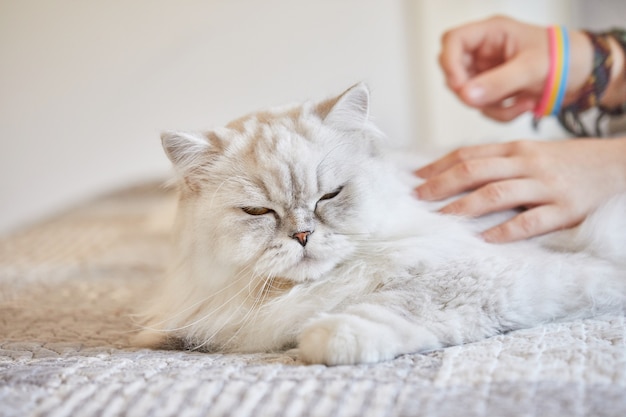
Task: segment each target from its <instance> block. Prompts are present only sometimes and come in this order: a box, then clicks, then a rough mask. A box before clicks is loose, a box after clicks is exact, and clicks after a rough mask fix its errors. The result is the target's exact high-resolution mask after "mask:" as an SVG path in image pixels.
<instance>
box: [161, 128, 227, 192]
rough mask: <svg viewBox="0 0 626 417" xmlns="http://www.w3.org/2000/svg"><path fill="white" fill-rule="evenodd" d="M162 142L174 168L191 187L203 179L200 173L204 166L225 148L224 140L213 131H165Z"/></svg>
mask: <svg viewBox="0 0 626 417" xmlns="http://www.w3.org/2000/svg"><path fill="white" fill-rule="evenodd" d="M161 143H162V144H163V150H164V151H165V154H166V155H167V157H168V158H169V160H170V161H172V164H173V165H174V169H175V170H176V172H177V173H178V174H179V175H180V176H181V178H182V179H183V180H184V182H185V184H187V185H188V186H189V187H191V188H194V187H196V186H197V185H198V182H199V181H200V180H201V178H200V176H199V175H198V174H199V173H200V172H201V171H202V167H203V166H205V165H207V164H209V163H210V162H211V161H212V160H213V159H214V158H215V156H216V155H217V154H219V153H220V152H222V151H223V149H224V145H223V142H222V140H221V139H220V138H219V137H218V136H217V135H216V134H215V133H213V132H207V133H195V132H178V131H168V132H163V133H162V134H161Z"/></svg>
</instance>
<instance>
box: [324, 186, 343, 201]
mask: <svg viewBox="0 0 626 417" xmlns="http://www.w3.org/2000/svg"><path fill="white" fill-rule="evenodd" d="M341 190H343V187H339V188H338V189H337V190H336V191H333V192H332V193H328V194H324V195H323V196H322V198H320V199H319V201H324V200H330V199H331V198H335V197H337V196H338V195H339V193H340V192H341Z"/></svg>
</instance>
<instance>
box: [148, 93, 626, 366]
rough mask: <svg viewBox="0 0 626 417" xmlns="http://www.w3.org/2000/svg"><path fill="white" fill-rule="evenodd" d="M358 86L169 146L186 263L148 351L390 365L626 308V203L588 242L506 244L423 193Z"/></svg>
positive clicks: (581, 237)
mask: <svg viewBox="0 0 626 417" xmlns="http://www.w3.org/2000/svg"><path fill="white" fill-rule="evenodd" d="M368 100H369V95H368V92H367V89H366V88H365V87H364V86H362V85H358V86H355V87H353V88H352V89H350V90H348V91H347V92H346V93H344V94H343V95H341V96H339V97H337V98H335V99H331V100H327V101H324V102H322V103H317V104H315V103H306V104H304V105H302V106H295V107H291V108H288V109H282V110H277V111H274V112H264V113H258V114H255V115H252V116H250V117H247V118H243V119H240V120H238V121H235V122H233V123H232V124H231V125H229V126H227V127H226V128H223V129H219V130H216V131H212V132H210V133H206V134H202V135H200V134H185V133H170V134H166V135H164V137H163V141H164V147H165V149H166V152H167V153H168V156H169V157H170V159H171V160H172V161H173V163H174V165H175V167H176V168H177V170H178V173H179V177H180V183H181V200H180V206H179V216H178V222H177V225H176V229H177V233H178V237H177V247H176V259H175V263H174V264H173V266H172V268H171V270H170V271H169V276H168V277H167V279H166V280H165V281H164V282H163V284H162V286H161V288H160V289H159V291H158V294H157V297H156V298H155V300H154V301H153V303H152V305H151V307H150V308H149V309H148V310H147V311H146V312H145V315H146V317H147V321H146V330H145V331H144V333H143V334H142V336H141V340H142V343H143V344H150V345H158V344H160V343H163V342H164V341H167V340H168V339H177V340H182V341H183V342H184V345H185V346H187V347H189V348H199V349H206V350H219V351H227V352H254V351H270V350H279V349H283V348H288V347H295V346H296V345H297V346H298V348H299V351H300V355H301V356H302V358H303V359H304V360H305V361H308V362H320V363H327V364H345V363H359V362H375V361H380V360H385V359H391V358H393V357H395V356H397V355H399V354H402V353H410V352H419V351H424V350H430V349H434V348H439V347H443V346H449V345H455V344H461V343H467V342H472V341H477V340H481V339H483V338H486V337H489V336H493V335H495V334H498V333H502V332H504V331H508V330H514V329H520V328H525V327H531V326H536V325H538V324H541V323H544V322H547V321H550V320H562V319H572V318H578V317H586V316H591V315H594V314H600V313H603V312H610V311H612V312H615V311H623V308H624V304H625V302H626V256H625V254H626V220H625V219H624V217H625V216H624V215H625V214H626V198H625V197H618V198H615V199H614V200H613V201H612V202H610V203H608V204H607V205H606V206H605V207H603V208H602V209H601V211H600V212H598V213H596V214H595V215H593V216H592V217H590V218H589V219H588V220H587V221H586V222H585V223H583V225H581V226H580V227H579V228H577V229H573V230H570V231H564V232H559V233H558V234H554V235H552V236H547V237H544V238H541V239H535V240H533V241H526V242H519V243H513V244H506V245H491V244H488V243H485V242H484V241H482V240H481V239H480V238H479V237H477V235H476V230H478V229H480V228H481V227H484V226H481V224H480V221H478V222H477V221H474V220H464V219H460V218H454V217H451V216H444V215H440V214H437V213H435V212H434V211H433V209H432V204H430V203H425V202H422V201H419V200H417V199H416V198H415V197H413V196H412V193H411V186H410V185H409V184H408V183H407V182H406V181H405V179H406V178H405V175H406V173H403V172H401V171H399V170H398V169H397V168H396V164H394V163H392V162H390V161H389V160H388V159H387V157H386V156H385V155H384V152H383V151H382V149H381V147H380V144H379V142H380V140H381V138H382V135H381V134H380V132H379V131H378V130H377V129H376V128H375V127H374V126H373V125H371V123H370V122H369V121H368V119H367V109H368Z"/></svg>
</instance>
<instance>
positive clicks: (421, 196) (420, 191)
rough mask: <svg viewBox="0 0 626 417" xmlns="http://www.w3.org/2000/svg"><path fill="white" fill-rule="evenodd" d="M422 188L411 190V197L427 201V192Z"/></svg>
mask: <svg viewBox="0 0 626 417" xmlns="http://www.w3.org/2000/svg"><path fill="white" fill-rule="evenodd" d="M424 190H425V189H424V188H420V187H417V188H415V189H414V190H413V195H415V197H417V198H418V199H420V200H428V192H427V191H424Z"/></svg>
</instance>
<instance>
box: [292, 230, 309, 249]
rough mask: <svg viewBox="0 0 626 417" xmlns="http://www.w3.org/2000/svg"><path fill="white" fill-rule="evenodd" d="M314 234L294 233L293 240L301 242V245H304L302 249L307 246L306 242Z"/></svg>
mask: <svg viewBox="0 0 626 417" xmlns="http://www.w3.org/2000/svg"><path fill="white" fill-rule="evenodd" d="M311 233H313V232H309V231H308V230H307V231H306V232H297V233H294V234H293V235H291V237H292V238H293V239H296V240H297V241H298V242H300V244H301V245H302V247H304V246H306V242H308V240H309V235H310V234H311Z"/></svg>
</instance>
